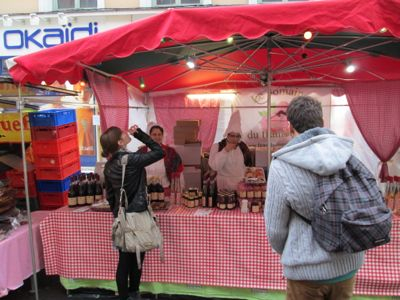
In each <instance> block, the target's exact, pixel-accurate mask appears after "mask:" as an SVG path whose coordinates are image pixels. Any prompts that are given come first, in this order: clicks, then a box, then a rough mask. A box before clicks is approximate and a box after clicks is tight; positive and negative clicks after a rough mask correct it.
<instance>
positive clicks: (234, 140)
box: [208, 111, 253, 191]
mask: <svg viewBox="0 0 400 300" xmlns="http://www.w3.org/2000/svg"><path fill="white" fill-rule="evenodd" d="M224 136H225V138H224V139H222V140H221V141H220V142H219V143H215V144H214V145H212V147H211V150H210V158H209V160H208V164H209V165H210V167H211V169H213V170H214V171H217V186H218V189H219V190H229V191H235V190H236V189H237V185H238V183H239V182H240V181H241V180H242V179H243V177H244V173H245V170H246V167H250V166H253V160H252V157H251V153H250V150H249V148H248V147H247V145H246V144H245V143H244V142H242V141H241V137H242V128H241V119H240V113H239V111H235V112H234V113H232V116H231V118H230V120H229V124H228V127H227V128H226V130H225V134H224Z"/></svg>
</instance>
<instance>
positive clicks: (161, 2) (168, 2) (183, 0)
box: [153, 0, 203, 7]
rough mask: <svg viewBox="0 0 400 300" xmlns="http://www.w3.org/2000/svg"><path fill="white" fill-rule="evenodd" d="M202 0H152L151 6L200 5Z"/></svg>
mask: <svg viewBox="0 0 400 300" xmlns="http://www.w3.org/2000/svg"><path fill="white" fill-rule="evenodd" d="M201 4H203V1H202V0H153V6H156V7H157V6H180V5H201Z"/></svg>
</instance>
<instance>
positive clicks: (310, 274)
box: [264, 96, 364, 300]
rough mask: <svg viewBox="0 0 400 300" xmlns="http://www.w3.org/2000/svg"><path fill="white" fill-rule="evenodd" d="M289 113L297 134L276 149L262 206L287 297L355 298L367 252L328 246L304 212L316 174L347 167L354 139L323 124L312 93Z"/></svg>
mask: <svg viewBox="0 0 400 300" xmlns="http://www.w3.org/2000/svg"><path fill="white" fill-rule="evenodd" d="M287 117H288V121H289V122H290V126H291V131H292V134H293V135H294V138H293V139H292V140H291V141H290V142H289V143H288V144H287V145H286V146H284V147H283V148H282V149H280V150H279V151H277V152H275V153H273V154H272V157H273V159H272V163H271V166H270V169H269V176H268V188H267V199H266V206H265V211H264V216H265V218H264V219H265V224H266V230H267V237H268V240H269V243H270V244H271V246H272V248H273V249H274V250H275V251H276V252H278V253H279V254H280V255H281V263H282V265H283V274H284V276H285V277H286V278H287V290H286V299H288V300H295V299H296V300H309V299H313V300H318V299H321V300H347V299H351V297H352V293H353V287H354V283H355V274H356V272H357V270H358V269H359V268H360V267H361V265H362V264H363V260H364V252H358V253H344V252H335V253H332V252H327V251H325V250H324V249H323V248H322V247H321V246H320V245H319V244H318V242H317V241H316V240H315V239H314V238H313V232H312V228H311V225H309V224H308V223H307V222H306V221H305V220H303V219H302V217H300V215H301V216H303V217H305V218H307V219H311V217H312V209H313V203H312V202H313V194H314V189H315V186H316V182H317V178H318V176H327V175H331V174H334V173H336V172H337V171H338V170H339V169H342V168H345V166H346V162H347V160H348V159H349V158H350V156H351V154H352V147H353V142H352V141H351V140H350V139H347V138H342V137H338V136H336V135H335V134H334V133H333V132H332V131H330V130H329V129H326V128H322V127H323V115H322V106H321V103H320V102H318V101H317V100H315V99H313V98H311V97H308V96H300V97H296V98H294V99H293V101H292V102H291V103H290V104H289V106H288V109H287ZM295 212H296V213H295Z"/></svg>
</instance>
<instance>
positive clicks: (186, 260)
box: [40, 206, 400, 296]
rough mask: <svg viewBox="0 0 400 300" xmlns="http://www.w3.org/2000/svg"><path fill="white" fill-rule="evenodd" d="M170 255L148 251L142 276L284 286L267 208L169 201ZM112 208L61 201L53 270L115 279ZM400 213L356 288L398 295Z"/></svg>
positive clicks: (49, 239)
mask: <svg viewBox="0 0 400 300" xmlns="http://www.w3.org/2000/svg"><path fill="white" fill-rule="evenodd" d="M157 215H158V217H159V221H160V226H161V230H162V232H163V235H164V252H165V262H164V263H162V262H160V260H159V255H158V250H155V251H152V252H150V253H148V255H147V256H146V259H145V262H144V269H143V277H142V281H143V282H160V283H172V284H173V283H176V284H188V285H201V286H205V285H206V286H219V287H238V288H251V289H268V290H284V289H285V288H286V281H285V279H284V278H283V276H282V268H281V264H280V261H279V256H278V255H277V254H276V253H274V252H273V250H272V249H271V247H270V246H269V245H268V241H267V239H266V234H265V225H264V219H263V216H262V214H243V213H241V212H240V210H239V209H234V210H219V209H215V208H213V209H210V208H197V209H193V208H192V209H189V208H185V207H182V206H174V207H171V208H170V209H169V210H168V211H160V212H158V213H157ZM111 224H112V214H111V213H110V212H93V211H89V210H88V209H86V207H81V208H78V209H70V208H67V207H64V208H61V209H59V210H57V211H54V212H52V213H51V214H50V215H49V216H48V217H47V218H46V219H45V220H43V222H42V223H41V225H40V228H41V233H42V238H43V247H44V253H45V268H46V273H47V274H48V275H60V276H62V277H66V278H85V279H105V280H114V276H115V270H116V264H117V251H116V250H115V249H113V247H112V243H111ZM399 233H400V219H399V218H395V219H394V222H393V229H392V242H391V243H389V244H387V245H385V246H381V247H378V248H376V249H373V250H370V251H368V252H367V255H366V261H365V263H364V265H363V267H362V269H361V270H360V271H359V272H358V274H357V283H356V288H355V293H356V294H364V295H392V296H400V264H397V263H394V261H398V255H399V253H400V234H399Z"/></svg>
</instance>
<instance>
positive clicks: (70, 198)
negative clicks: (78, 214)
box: [68, 176, 78, 207]
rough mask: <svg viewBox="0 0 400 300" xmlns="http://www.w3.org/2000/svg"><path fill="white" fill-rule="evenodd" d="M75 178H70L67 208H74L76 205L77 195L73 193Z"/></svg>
mask: <svg viewBox="0 0 400 300" xmlns="http://www.w3.org/2000/svg"><path fill="white" fill-rule="evenodd" d="M75 185H76V177H75V176H72V178H71V184H70V185H69V191H68V206H69V207H75V206H77V205H78V195H77V194H76V193H75V192H76V188H75Z"/></svg>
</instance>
